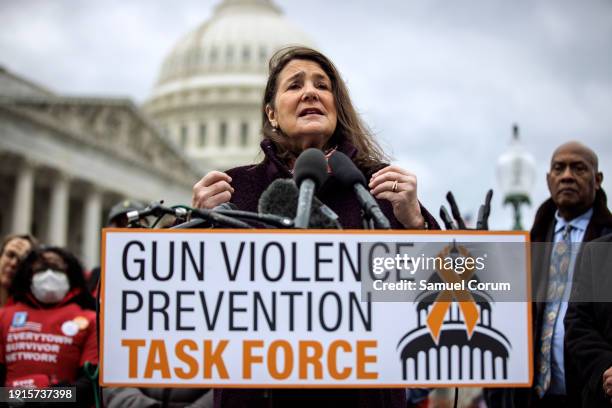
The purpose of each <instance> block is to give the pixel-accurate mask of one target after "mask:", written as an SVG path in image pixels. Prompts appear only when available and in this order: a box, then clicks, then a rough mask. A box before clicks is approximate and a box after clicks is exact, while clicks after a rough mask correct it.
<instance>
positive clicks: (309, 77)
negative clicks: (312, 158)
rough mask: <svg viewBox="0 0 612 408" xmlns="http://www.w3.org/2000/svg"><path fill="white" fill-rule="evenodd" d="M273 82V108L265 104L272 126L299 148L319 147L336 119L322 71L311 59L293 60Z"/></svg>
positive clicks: (329, 89)
mask: <svg viewBox="0 0 612 408" xmlns="http://www.w3.org/2000/svg"><path fill="white" fill-rule="evenodd" d="M277 82H278V84H277V91H276V95H275V97H274V108H272V107H271V106H270V105H268V106H266V114H267V115H268V120H270V123H271V124H272V126H273V127H278V128H280V130H281V131H282V133H283V134H284V135H286V136H287V137H289V138H290V139H292V141H293V142H294V143H297V146H298V147H300V148H301V149H306V148H308V147H317V148H322V147H323V146H324V145H325V143H326V142H327V141H328V140H329V138H330V137H331V135H332V134H333V133H334V130H335V129H336V123H337V121H338V115H337V112H336V102H335V100H334V94H333V93H332V83H331V80H330V79H329V77H328V76H327V74H326V73H325V71H323V69H322V68H321V66H320V65H319V64H318V63H316V62H314V61H309V60H301V59H294V60H292V61H290V62H289V63H288V64H287V65H286V66H285V68H283V70H282V71H281V72H280V74H279V76H278V79H277Z"/></svg>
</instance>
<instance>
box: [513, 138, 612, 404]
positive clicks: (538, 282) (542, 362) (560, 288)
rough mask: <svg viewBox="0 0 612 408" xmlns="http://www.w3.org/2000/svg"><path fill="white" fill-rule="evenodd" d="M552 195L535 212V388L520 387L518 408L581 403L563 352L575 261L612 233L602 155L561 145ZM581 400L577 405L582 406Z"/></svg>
mask: <svg viewBox="0 0 612 408" xmlns="http://www.w3.org/2000/svg"><path fill="white" fill-rule="evenodd" d="M546 180H547V183H548V189H549V191H550V199H548V200H547V201H545V202H544V203H543V204H542V205H541V206H540V208H539V209H538V211H537V213H536V217H535V220H534V224H533V227H532V229H531V241H532V242H534V243H544V242H547V243H551V244H549V245H546V246H544V245H543V244H535V245H534V251H533V265H532V272H533V275H534V281H533V288H534V294H535V296H536V300H537V301H536V302H534V308H533V312H534V314H533V316H534V320H533V321H534V333H533V339H534V343H533V347H534V353H533V356H534V370H533V373H534V375H533V387H532V388H531V389H530V390H528V391H527V392H525V390H521V391H519V390H517V392H516V393H515V406H516V407H537V408H542V407H555V408H563V407H572V408H574V407H576V406H580V405H579V404H580V403H579V402H577V401H578V397H579V395H580V391H579V389H578V387H579V383H577V382H576V381H575V380H576V375H577V373H576V368H575V361H574V360H573V358H571V357H573V356H569V355H568V354H567V353H566V352H565V351H564V335H565V329H564V325H563V318H564V316H565V314H566V312H567V305H568V302H567V301H568V299H569V295H570V293H571V286H572V285H571V282H572V278H573V274H574V264H575V262H576V259H577V258H578V251H579V248H580V244H581V243H582V242H587V241H591V240H593V239H596V238H598V237H600V236H602V235H604V234H606V233H609V232H612V214H611V213H610V211H609V210H608V208H607V203H606V195H605V193H604V191H603V190H602V188H601V182H602V180H603V174H602V173H601V172H600V171H599V170H598V159H597V155H596V154H595V153H594V152H593V151H592V150H591V149H589V148H588V147H586V146H584V145H583V144H581V143H578V142H569V143H565V144H563V145H561V146H559V147H558V148H557V149H556V150H555V151H554V153H553V156H552V159H551V163H550V171H549V173H547V175H546ZM577 404H578V405H577Z"/></svg>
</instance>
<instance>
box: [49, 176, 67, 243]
mask: <svg viewBox="0 0 612 408" xmlns="http://www.w3.org/2000/svg"><path fill="white" fill-rule="evenodd" d="M69 191H70V179H69V177H68V175H66V174H64V173H59V174H58V175H57V177H54V178H53V182H52V185H51V196H50V198H51V199H50V203H49V204H50V205H49V238H48V240H49V244H51V245H55V246H59V247H64V246H66V242H67V241H66V234H67V231H68V200H69Z"/></svg>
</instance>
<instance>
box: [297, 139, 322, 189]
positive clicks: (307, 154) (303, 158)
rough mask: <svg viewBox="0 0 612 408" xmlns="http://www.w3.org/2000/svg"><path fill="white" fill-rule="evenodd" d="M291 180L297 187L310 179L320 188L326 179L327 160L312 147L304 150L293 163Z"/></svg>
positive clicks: (319, 151)
mask: <svg viewBox="0 0 612 408" xmlns="http://www.w3.org/2000/svg"><path fill="white" fill-rule="evenodd" d="M293 179H294V180H295V183H296V184H297V185H298V186H300V185H301V184H302V181H304V180H306V179H311V180H313V181H314V182H315V184H316V186H317V188H319V187H321V186H322V185H323V183H324V182H325V180H326V179H327V160H326V159H325V155H324V154H323V152H322V151H321V150H319V149H315V148H314V147H311V148H310V149H306V150H304V151H303V152H302V153H301V154H300V156H299V157H298V158H297V160H296V161H295V168H294V173H293Z"/></svg>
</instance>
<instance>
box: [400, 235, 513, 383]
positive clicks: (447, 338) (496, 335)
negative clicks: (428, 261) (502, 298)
mask: <svg viewBox="0 0 612 408" xmlns="http://www.w3.org/2000/svg"><path fill="white" fill-rule="evenodd" d="M456 254H458V248H457V246H456V244H453V246H452V248H451V249H450V255H456ZM471 279H476V280H478V279H477V277H476V275H473V276H472V277H471ZM442 281H443V280H442V279H441V277H440V276H439V274H438V273H434V274H433V275H432V276H431V277H430V278H429V281H428V282H442ZM464 295H465V296H467V297H469V298H470V300H469V301H462V302H459V301H456V299H451V298H450V297H451V296H453V295H451V294H450V293H445V292H436V291H424V292H422V293H420V294H419V296H418V297H417V299H416V306H415V312H416V314H417V327H416V328H415V329H413V330H411V331H409V332H408V333H406V334H405V335H404V336H403V337H402V338H401V340H400V341H399V342H398V346H397V349H398V351H399V356H400V362H401V367H402V368H401V369H402V378H403V379H404V380H407V381H419V380H448V381H453V380H454V381H458V380H468V379H469V380H499V379H507V378H508V357H509V351H510V349H511V344H510V342H509V340H508V338H507V337H506V336H505V335H504V334H503V333H502V332H500V331H499V330H497V329H496V328H495V325H494V319H493V313H492V311H493V308H492V307H491V305H492V303H493V302H492V299H491V296H490V295H488V294H487V293H486V292H484V291H470V292H469V293H467V292H466V293H464ZM436 316H438V319H437V320H436Z"/></svg>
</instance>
